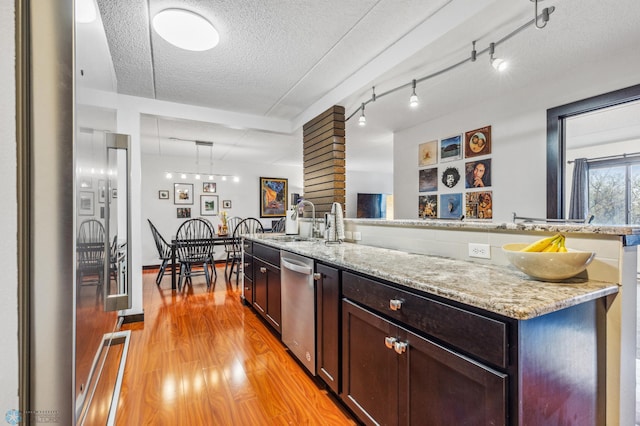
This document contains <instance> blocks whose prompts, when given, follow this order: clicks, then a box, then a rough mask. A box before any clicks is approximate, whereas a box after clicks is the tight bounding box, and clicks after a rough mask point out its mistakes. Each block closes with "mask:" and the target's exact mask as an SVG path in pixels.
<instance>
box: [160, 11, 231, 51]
mask: <svg viewBox="0 0 640 426" xmlns="http://www.w3.org/2000/svg"><path fill="white" fill-rule="evenodd" d="M153 28H154V29H155V30H156V32H157V33H158V34H159V35H160V37H162V38H163V39H165V40H166V41H168V42H169V43H171V44H173V45H174V46H176V47H179V48H181V49H185V50H192V51H195V52H201V51H204V50H209V49H213V48H214V47H215V46H217V45H218V42H219V41H220V36H219V35H218V31H216V29H215V28H214V27H213V25H211V23H210V22H209V21H207V20H206V19H204V18H203V17H202V16H200V15H198V14H196V13H193V12H190V11H188V10H184V9H165V10H163V11H162V12H159V13H157V14H156V16H154V17H153Z"/></svg>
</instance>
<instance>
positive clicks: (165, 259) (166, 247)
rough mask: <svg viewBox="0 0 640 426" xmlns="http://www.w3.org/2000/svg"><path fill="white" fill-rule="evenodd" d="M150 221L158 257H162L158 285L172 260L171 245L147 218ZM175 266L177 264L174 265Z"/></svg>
mask: <svg viewBox="0 0 640 426" xmlns="http://www.w3.org/2000/svg"><path fill="white" fill-rule="evenodd" d="M147 222H149V227H150V228H151V235H153V241H154V242H155V244H156V249H157V250H158V257H159V258H160V262H161V263H160V269H159V270H158V275H156V285H160V281H162V277H164V273H165V271H166V269H167V265H168V264H169V261H170V260H171V245H170V244H169V243H168V242H167V241H166V240H165V239H164V238H163V237H162V235H161V234H160V232H159V231H158V229H157V228H156V227H155V226H154V224H153V223H152V222H151V220H150V219H147ZM172 267H175V266H172Z"/></svg>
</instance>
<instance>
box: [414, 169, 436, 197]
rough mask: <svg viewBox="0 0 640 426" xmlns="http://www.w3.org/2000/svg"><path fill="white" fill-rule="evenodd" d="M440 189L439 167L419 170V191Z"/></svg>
mask: <svg viewBox="0 0 640 426" xmlns="http://www.w3.org/2000/svg"><path fill="white" fill-rule="evenodd" d="M437 189H438V168H437V167H432V168H430V169H420V170H418V191H419V192H429V191H436V190H437Z"/></svg>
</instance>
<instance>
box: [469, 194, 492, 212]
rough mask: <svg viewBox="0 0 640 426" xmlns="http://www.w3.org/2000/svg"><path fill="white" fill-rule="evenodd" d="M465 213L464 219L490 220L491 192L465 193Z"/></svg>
mask: <svg viewBox="0 0 640 426" xmlns="http://www.w3.org/2000/svg"><path fill="white" fill-rule="evenodd" d="M465 211H466V215H465V217H467V218H469V219H492V218H493V194H492V191H485V192H482V191H478V192H467V197H466V209H465Z"/></svg>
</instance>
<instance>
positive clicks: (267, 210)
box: [260, 177, 288, 217]
mask: <svg viewBox="0 0 640 426" xmlns="http://www.w3.org/2000/svg"><path fill="white" fill-rule="evenodd" d="M287 190H288V181H287V179H280V178H265V177H261V178H260V217H284V214H285V210H286V208H287V194H288V191H287Z"/></svg>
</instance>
